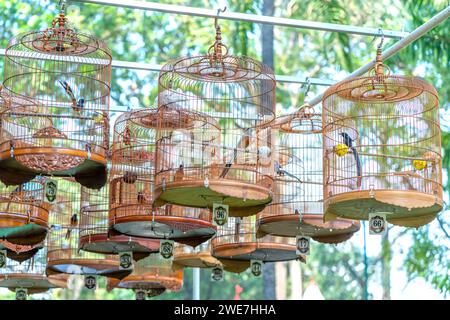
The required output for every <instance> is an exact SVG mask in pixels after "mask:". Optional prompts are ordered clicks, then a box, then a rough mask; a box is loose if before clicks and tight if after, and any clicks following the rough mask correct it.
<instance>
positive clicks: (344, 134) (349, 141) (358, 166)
mask: <svg viewBox="0 0 450 320" xmlns="http://www.w3.org/2000/svg"><path fill="white" fill-rule="evenodd" d="M340 135H341V136H342V138H344V144H345V145H346V146H347V147H349V148H350V149H351V150H352V153H353V157H355V162H356V174H357V175H358V180H357V182H356V185H357V187H358V188H360V187H361V179H362V176H361V175H362V173H361V160H360V159H359V154H358V152H357V151H356V148H355V147H354V146H353V141H354V140H353V139H352V138H351V137H350V136H349V135H348V133H347V132H341V133H340Z"/></svg>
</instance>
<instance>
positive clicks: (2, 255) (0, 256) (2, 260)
mask: <svg viewBox="0 0 450 320" xmlns="http://www.w3.org/2000/svg"><path fill="white" fill-rule="evenodd" d="M7 259H8V258H7V256H6V250H0V268H5V267H6V261H7Z"/></svg>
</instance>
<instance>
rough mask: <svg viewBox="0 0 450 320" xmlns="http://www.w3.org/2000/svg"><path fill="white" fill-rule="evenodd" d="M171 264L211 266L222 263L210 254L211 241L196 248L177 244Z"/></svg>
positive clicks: (190, 266)
mask: <svg viewBox="0 0 450 320" xmlns="http://www.w3.org/2000/svg"><path fill="white" fill-rule="evenodd" d="M173 264H174V266H176V267H181V268H212V267H217V266H220V265H222V264H221V262H220V261H219V260H217V259H216V258H214V257H213V256H212V255H211V241H207V242H204V243H202V244H201V245H199V246H198V247H196V248H192V247H190V246H186V245H182V244H177V245H176V246H175V249H174V252H173Z"/></svg>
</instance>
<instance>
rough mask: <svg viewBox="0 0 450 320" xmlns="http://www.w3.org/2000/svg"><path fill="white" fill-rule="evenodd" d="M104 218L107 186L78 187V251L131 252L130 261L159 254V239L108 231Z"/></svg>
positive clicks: (107, 207) (106, 213)
mask: <svg viewBox="0 0 450 320" xmlns="http://www.w3.org/2000/svg"><path fill="white" fill-rule="evenodd" d="M108 216H109V187H108V185H106V186H104V187H103V188H102V189H100V190H92V189H88V188H85V187H81V208H80V239H79V247H80V249H81V250H84V251H88V252H93V253H101V254H118V253H120V252H132V253H133V259H134V260H140V259H143V258H145V257H147V256H148V255H149V254H151V253H157V252H159V245H160V243H159V240H155V239H146V238H139V237H132V236H127V235H123V234H119V233H118V232H116V231H114V230H110V228H109V223H108V221H109V220H108Z"/></svg>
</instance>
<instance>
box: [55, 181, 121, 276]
mask: <svg viewBox="0 0 450 320" xmlns="http://www.w3.org/2000/svg"><path fill="white" fill-rule="evenodd" d="M80 203H81V201H80V186H79V184H78V183H77V182H76V181H74V180H72V179H70V180H69V179H68V178H59V179H58V193H57V199H56V203H55V204H54V205H53V209H52V211H51V214H50V224H51V230H50V232H49V234H48V236H47V249H48V254H47V274H49V275H53V274H60V273H64V274H85V275H100V276H106V277H117V278H121V277H124V276H126V275H128V274H129V273H130V271H128V270H120V267H119V258H118V256H116V255H104V254H98V253H91V252H86V251H82V250H81V249H80V248H79V245H78V244H79V235H80V228H79V219H80Z"/></svg>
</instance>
